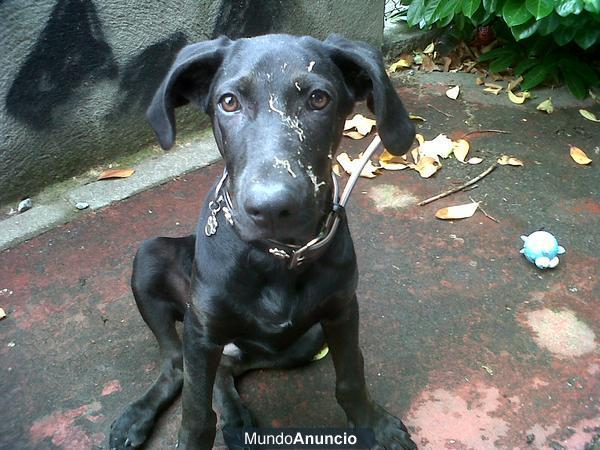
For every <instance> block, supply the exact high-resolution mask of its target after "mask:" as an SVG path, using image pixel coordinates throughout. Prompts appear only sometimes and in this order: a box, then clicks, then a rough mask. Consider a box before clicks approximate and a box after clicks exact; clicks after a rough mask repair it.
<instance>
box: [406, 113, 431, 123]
mask: <svg viewBox="0 0 600 450" xmlns="http://www.w3.org/2000/svg"><path fill="white" fill-rule="evenodd" d="M408 118H409V119H412V120H420V121H422V122H427V120H425V118H424V117H421V116H417V115H416V114H409V115H408Z"/></svg>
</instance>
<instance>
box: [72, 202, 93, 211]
mask: <svg viewBox="0 0 600 450" xmlns="http://www.w3.org/2000/svg"><path fill="white" fill-rule="evenodd" d="M89 206H90V204H89V203H86V202H77V203H75V208H77V209H79V210H81V209H86V208H88V207H89Z"/></svg>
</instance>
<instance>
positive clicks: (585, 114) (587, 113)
mask: <svg viewBox="0 0 600 450" xmlns="http://www.w3.org/2000/svg"><path fill="white" fill-rule="evenodd" d="M579 114H581V115H582V116H583V117H585V118H586V119H587V120H591V121H592V122H600V119H598V118H597V117H596V115H595V114H594V113H593V112H590V111H588V110H587V109H580V110H579Z"/></svg>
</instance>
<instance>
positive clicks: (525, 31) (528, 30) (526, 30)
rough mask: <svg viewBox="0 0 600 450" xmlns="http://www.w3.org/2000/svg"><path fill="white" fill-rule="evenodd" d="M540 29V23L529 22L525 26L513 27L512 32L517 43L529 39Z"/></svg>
mask: <svg viewBox="0 0 600 450" xmlns="http://www.w3.org/2000/svg"><path fill="white" fill-rule="evenodd" d="M539 27H540V23H539V22H538V21H536V20H532V21H529V22H527V23H524V24H523V25H517V26H514V27H511V29H510V31H511V32H512V34H513V36H514V37H515V39H516V40H517V41H520V40H522V39H527V38H528V37H529V36H531V35H532V34H533V33H535V32H536V31H537V29H538V28H539Z"/></svg>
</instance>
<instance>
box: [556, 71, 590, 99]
mask: <svg viewBox="0 0 600 450" xmlns="http://www.w3.org/2000/svg"><path fill="white" fill-rule="evenodd" d="M561 73H562V76H563V79H564V80H565V84H566V85H567V87H568V88H569V91H571V94H573V95H574V96H575V97H576V98H578V99H579V100H583V99H584V98H586V97H587V91H588V87H587V86H586V83H585V82H584V81H583V80H582V79H581V78H579V76H577V74H575V73H572V72H565V71H564V70H561Z"/></svg>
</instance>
